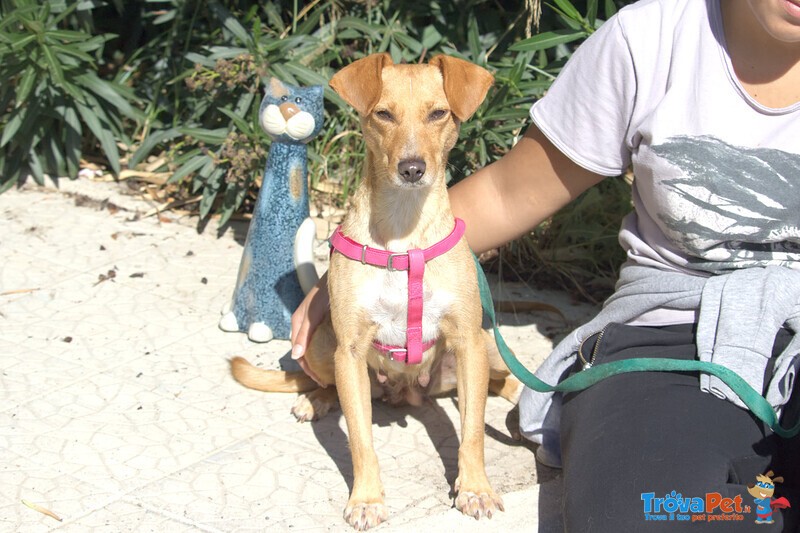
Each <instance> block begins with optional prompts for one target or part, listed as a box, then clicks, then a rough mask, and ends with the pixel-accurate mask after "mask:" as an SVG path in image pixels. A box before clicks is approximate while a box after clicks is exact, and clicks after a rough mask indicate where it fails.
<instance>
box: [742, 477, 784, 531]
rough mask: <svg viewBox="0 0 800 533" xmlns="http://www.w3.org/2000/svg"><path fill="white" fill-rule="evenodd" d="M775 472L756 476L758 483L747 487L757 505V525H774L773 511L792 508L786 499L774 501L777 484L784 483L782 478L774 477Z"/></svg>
mask: <svg viewBox="0 0 800 533" xmlns="http://www.w3.org/2000/svg"><path fill="white" fill-rule="evenodd" d="M772 476H773V472H772V470H770V471H769V472H767V473H766V474H765V475H758V476H756V482H755V483H754V484H753V483H750V484H749V485H747V492H748V493H749V494H750V496H752V497H753V498H754V499H755V504H756V524H772V523H774V520H773V519H772V510H773V509H786V508H787V507H791V505H790V504H789V500H787V499H786V498H783V497H781V498H776V499H774V500H773V499H772V495H773V494H775V483H783V478H782V477H781V476H778V477H772Z"/></svg>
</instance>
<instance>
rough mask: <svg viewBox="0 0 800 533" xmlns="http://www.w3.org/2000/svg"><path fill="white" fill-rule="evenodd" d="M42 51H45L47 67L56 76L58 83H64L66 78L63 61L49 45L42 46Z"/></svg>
mask: <svg viewBox="0 0 800 533" xmlns="http://www.w3.org/2000/svg"><path fill="white" fill-rule="evenodd" d="M41 50H42V52H44V57H45V59H46V60H47V67H48V70H49V71H50V74H51V75H52V76H53V78H55V81H56V83H58V84H60V85H63V84H64V82H65V80H64V70H63V69H62V68H61V63H60V62H59V60H58V57H56V55H55V53H53V49H52V48H50V47H49V46H42V47H41Z"/></svg>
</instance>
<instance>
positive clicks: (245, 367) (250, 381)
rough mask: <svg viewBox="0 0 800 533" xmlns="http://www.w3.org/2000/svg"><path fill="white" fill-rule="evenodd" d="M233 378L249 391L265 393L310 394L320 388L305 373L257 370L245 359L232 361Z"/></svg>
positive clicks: (239, 358)
mask: <svg viewBox="0 0 800 533" xmlns="http://www.w3.org/2000/svg"><path fill="white" fill-rule="evenodd" d="M231 374H233V378H234V379H235V380H236V381H238V382H239V383H241V384H242V385H244V386H245V387H247V388H248V389H255V390H260V391H263V392H308V391H312V390H314V389H316V388H317V387H318V385H317V383H316V382H315V381H314V380H313V379H311V378H310V377H308V376H307V375H306V373H305V372H303V371H297V372H284V371H283V370H266V369H263V368H256V367H254V366H253V365H251V364H250V363H249V362H248V361H247V359H245V358H244V357H234V358H233V359H231Z"/></svg>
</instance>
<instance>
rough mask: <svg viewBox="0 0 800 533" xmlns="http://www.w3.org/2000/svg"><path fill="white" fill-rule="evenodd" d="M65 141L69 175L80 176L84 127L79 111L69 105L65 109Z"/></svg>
mask: <svg viewBox="0 0 800 533" xmlns="http://www.w3.org/2000/svg"><path fill="white" fill-rule="evenodd" d="M64 122H65V123H66V126H65V132H64V133H65V142H64V155H65V158H66V164H67V175H68V176H69V177H70V178H74V177H77V176H78V171H79V169H80V168H79V167H80V161H81V137H82V134H83V128H82V127H81V121H80V119H79V118H78V113H77V112H76V111H75V108H74V107H73V106H67V107H66V108H65V110H64Z"/></svg>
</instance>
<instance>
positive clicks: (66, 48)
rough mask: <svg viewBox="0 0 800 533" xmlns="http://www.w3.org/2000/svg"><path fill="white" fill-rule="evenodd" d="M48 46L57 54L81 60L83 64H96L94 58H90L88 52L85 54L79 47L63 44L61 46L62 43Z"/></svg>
mask: <svg viewBox="0 0 800 533" xmlns="http://www.w3.org/2000/svg"><path fill="white" fill-rule="evenodd" d="M48 46H49V47H51V48H52V49H53V50H55V51H56V52H58V53H60V54H63V55H66V56H70V57H74V58H76V59H79V60H81V61H82V62H84V63H86V64H87V65H92V66H93V65H94V63H95V61H94V58H93V57H92V56H90V55H89V54H87V53H86V52H84V51H83V50H81V49H80V48H78V47H77V46H74V45H63V44H60V43H50V44H48Z"/></svg>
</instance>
